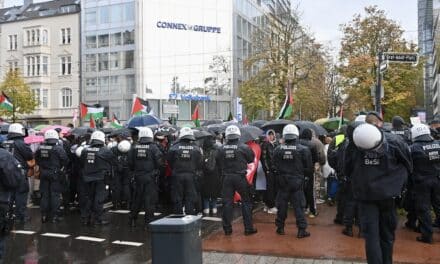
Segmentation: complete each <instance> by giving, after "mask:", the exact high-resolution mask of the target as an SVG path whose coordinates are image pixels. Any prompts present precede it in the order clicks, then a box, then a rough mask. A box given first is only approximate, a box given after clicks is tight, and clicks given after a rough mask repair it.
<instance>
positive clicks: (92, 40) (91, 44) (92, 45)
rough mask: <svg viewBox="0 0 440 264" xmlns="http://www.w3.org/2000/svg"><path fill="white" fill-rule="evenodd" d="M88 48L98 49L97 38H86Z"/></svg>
mask: <svg viewBox="0 0 440 264" xmlns="http://www.w3.org/2000/svg"><path fill="white" fill-rule="evenodd" d="M86 47H87V48H88V49H94V48H96V36H87V37H86Z"/></svg>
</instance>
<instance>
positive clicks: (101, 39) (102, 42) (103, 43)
mask: <svg viewBox="0 0 440 264" xmlns="http://www.w3.org/2000/svg"><path fill="white" fill-rule="evenodd" d="M102 47H108V34H105V35H99V36H98V48H102Z"/></svg>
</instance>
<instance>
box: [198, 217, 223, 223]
mask: <svg viewBox="0 0 440 264" xmlns="http://www.w3.org/2000/svg"><path fill="white" fill-rule="evenodd" d="M202 220H208V221H214V222H221V221H222V219H221V218H219V217H210V216H205V217H202Z"/></svg>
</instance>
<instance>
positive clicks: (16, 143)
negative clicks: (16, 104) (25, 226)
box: [2, 134, 34, 223]
mask: <svg viewBox="0 0 440 264" xmlns="http://www.w3.org/2000/svg"><path fill="white" fill-rule="evenodd" d="M2 145H3V148H4V149H6V150H7V151H9V152H10V153H12V154H13V155H14V157H15V158H16V159H17V160H18V162H19V163H20V165H21V168H22V174H23V176H22V178H21V180H20V184H19V186H18V188H17V189H16V191H15V193H14V195H13V198H12V199H13V200H14V201H15V212H14V213H15V215H16V217H17V220H18V221H19V222H22V223H23V222H25V221H26V206H27V198H28V193H29V181H28V177H27V171H28V169H29V166H28V164H27V162H28V161H31V160H33V158H34V154H33V152H32V150H31V148H30V147H29V145H27V144H26V143H24V137H23V136H22V135H19V134H9V135H8V140H6V141H4V142H3V144H2Z"/></svg>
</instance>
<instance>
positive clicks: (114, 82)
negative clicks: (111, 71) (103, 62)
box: [109, 76, 121, 94]
mask: <svg viewBox="0 0 440 264" xmlns="http://www.w3.org/2000/svg"><path fill="white" fill-rule="evenodd" d="M109 92H110V94H120V93H121V86H120V85H119V76H111V77H110V90H109Z"/></svg>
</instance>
